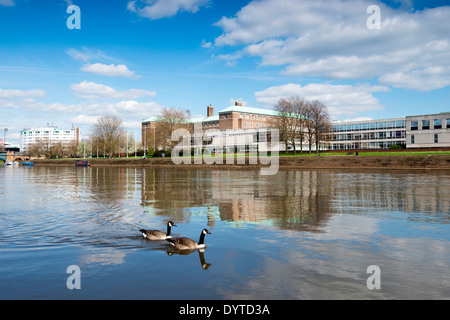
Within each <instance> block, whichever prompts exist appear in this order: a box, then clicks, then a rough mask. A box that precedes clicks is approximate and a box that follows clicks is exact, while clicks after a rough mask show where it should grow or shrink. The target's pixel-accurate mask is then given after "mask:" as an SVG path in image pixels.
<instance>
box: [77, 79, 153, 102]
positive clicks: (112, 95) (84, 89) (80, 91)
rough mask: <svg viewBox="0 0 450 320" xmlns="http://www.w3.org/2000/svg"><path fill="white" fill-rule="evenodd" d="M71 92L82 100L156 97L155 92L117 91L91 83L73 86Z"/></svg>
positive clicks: (84, 82)
mask: <svg viewBox="0 0 450 320" xmlns="http://www.w3.org/2000/svg"><path fill="white" fill-rule="evenodd" d="M70 90H72V92H73V93H74V94H75V95H76V96H77V97H79V98H82V99H137V98H141V97H145V96H150V97H153V96H156V93H155V92H153V91H147V90H141V89H130V90H125V91H117V90H115V89H114V88H111V87H109V86H106V85H103V84H99V83H95V82H89V81H83V82H81V83H78V84H72V85H71V86H70Z"/></svg>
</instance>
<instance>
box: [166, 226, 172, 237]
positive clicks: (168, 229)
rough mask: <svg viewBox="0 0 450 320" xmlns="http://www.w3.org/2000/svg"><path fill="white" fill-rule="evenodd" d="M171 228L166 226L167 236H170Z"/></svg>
mask: <svg viewBox="0 0 450 320" xmlns="http://www.w3.org/2000/svg"><path fill="white" fill-rule="evenodd" d="M171 229H172V227H171V226H170V224H168V225H167V235H168V236H170V231H171Z"/></svg>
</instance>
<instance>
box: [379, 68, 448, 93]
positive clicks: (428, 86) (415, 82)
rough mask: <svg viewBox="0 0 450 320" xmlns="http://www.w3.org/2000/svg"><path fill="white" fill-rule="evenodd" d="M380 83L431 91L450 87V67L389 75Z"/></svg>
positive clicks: (381, 79) (382, 78)
mask: <svg viewBox="0 0 450 320" xmlns="http://www.w3.org/2000/svg"><path fill="white" fill-rule="evenodd" d="M379 80H380V82H381V83H383V84H386V85H391V86H393V87H398V88H407V89H412V90H417V91H430V90H433V89H439V88H442V87H444V86H448V85H450V67H441V66H436V67H427V68H423V69H415V70H412V71H408V72H397V73H388V74H386V75H384V76H381V77H380V78H379Z"/></svg>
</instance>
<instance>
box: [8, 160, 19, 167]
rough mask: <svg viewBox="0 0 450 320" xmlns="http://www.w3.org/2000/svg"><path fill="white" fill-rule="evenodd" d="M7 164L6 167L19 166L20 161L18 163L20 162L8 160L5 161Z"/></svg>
mask: <svg viewBox="0 0 450 320" xmlns="http://www.w3.org/2000/svg"><path fill="white" fill-rule="evenodd" d="M5 166H6V167H18V166H19V163H18V162H15V161H6V162H5Z"/></svg>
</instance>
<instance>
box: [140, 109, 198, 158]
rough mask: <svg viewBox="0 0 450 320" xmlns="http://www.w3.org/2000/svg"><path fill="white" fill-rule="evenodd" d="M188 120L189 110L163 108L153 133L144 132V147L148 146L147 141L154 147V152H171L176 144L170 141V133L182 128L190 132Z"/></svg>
mask: <svg viewBox="0 0 450 320" xmlns="http://www.w3.org/2000/svg"><path fill="white" fill-rule="evenodd" d="M190 118H191V114H190V112H189V110H185V111H183V110H181V109H177V108H171V109H168V108H164V109H163V111H162V112H161V114H160V115H159V116H158V118H157V121H156V123H155V127H154V129H153V130H154V131H153V132H152V130H146V133H145V134H146V137H145V139H144V140H145V141H146V142H147V143H146V147H147V145H149V143H148V141H152V142H153V144H154V147H155V150H154V151H156V150H158V149H162V150H168V149H170V150H171V149H172V148H173V147H174V146H175V145H176V144H177V142H176V141H171V137H172V133H173V132H174V131H175V130H177V129H181V128H184V129H188V130H190V131H192V129H193V128H191V125H190V123H189V120H190ZM155 132H157V134H155Z"/></svg>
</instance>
